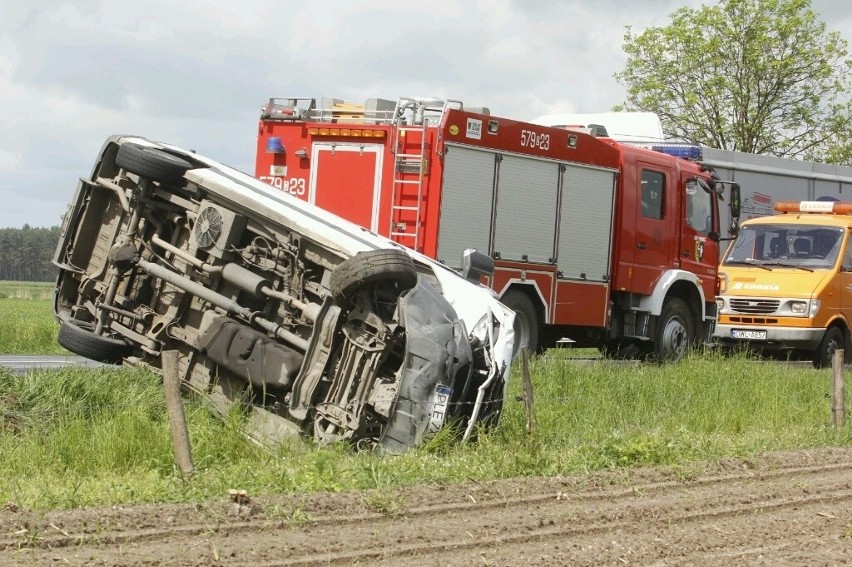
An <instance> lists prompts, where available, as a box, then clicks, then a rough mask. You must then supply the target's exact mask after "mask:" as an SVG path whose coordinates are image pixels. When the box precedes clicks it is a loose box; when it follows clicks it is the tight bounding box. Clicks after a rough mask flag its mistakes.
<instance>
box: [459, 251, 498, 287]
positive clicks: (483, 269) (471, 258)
mask: <svg viewBox="0 0 852 567" xmlns="http://www.w3.org/2000/svg"><path fill="white" fill-rule="evenodd" d="M461 265H462V276H464V278H465V279H467V280H470V281H472V282H476V283H479V278H481V277H482V276H489V277H490V276H491V275H492V274H494V260H492V259H491V256H488V255H487V254H483V253H482V252H478V251H477V250H476V248H467V249H465V251H464V252H463V253H462V263H461Z"/></svg>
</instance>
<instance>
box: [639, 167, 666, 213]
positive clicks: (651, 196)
mask: <svg viewBox="0 0 852 567" xmlns="http://www.w3.org/2000/svg"><path fill="white" fill-rule="evenodd" d="M665 181H666V178H665V176H664V175H663V174H662V173H660V172H659V171H648V170H642V216H643V217H645V218H648V219H661V218H663V197H664V194H663V190H664V188H665V186H666V183H665Z"/></svg>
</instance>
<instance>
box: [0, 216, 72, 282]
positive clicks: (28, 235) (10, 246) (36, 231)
mask: <svg viewBox="0 0 852 567" xmlns="http://www.w3.org/2000/svg"><path fill="white" fill-rule="evenodd" d="M58 240H59V227H58V226H52V227H50V228H33V227H31V226H30V225H28V224H25V225H24V226H23V228H0V280H12V281H30V282H49V281H53V280H54V279H56V275H57V268H56V266H54V265H53V264H52V263H51V258H53V251H54V250H55V249H56V243H57V241H58Z"/></svg>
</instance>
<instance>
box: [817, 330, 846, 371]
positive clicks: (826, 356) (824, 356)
mask: <svg viewBox="0 0 852 567" xmlns="http://www.w3.org/2000/svg"><path fill="white" fill-rule="evenodd" d="M839 349H845V352H844V358H845V360H844V361H843V362H848V361H849V357H850V352H849V349H846V335H844V333H843V330H842V329H840V328H839V327H829V328H828V329H826V331H825V335H823V337H822V341H820V343H819V346H818V347H817V349H816V351H814V359H813V363H814V368H827V367H829V366H831V362H832V360H833V359H834V351H836V350H839Z"/></svg>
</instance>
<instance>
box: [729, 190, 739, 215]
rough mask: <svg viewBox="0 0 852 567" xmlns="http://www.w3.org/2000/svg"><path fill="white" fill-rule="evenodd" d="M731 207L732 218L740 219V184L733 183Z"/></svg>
mask: <svg viewBox="0 0 852 567" xmlns="http://www.w3.org/2000/svg"><path fill="white" fill-rule="evenodd" d="M730 201H731V203H730V207H731V217H732V218H739V217H740V184H739V183H731V199H730Z"/></svg>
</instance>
